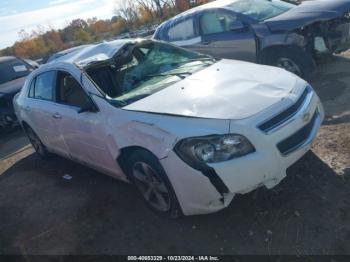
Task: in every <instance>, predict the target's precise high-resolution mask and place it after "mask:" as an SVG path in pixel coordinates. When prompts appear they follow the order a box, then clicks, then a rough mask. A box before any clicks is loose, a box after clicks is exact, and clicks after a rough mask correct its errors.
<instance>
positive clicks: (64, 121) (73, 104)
mask: <svg viewBox="0 0 350 262" xmlns="http://www.w3.org/2000/svg"><path fill="white" fill-rule="evenodd" d="M56 97H57V104H58V105H59V109H58V110H59V112H57V113H58V115H59V116H60V117H59V118H58V119H57V122H58V126H59V131H60V133H61V135H62V137H63V139H64V142H65V144H66V145H67V147H68V151H69V154H70V157H71V158H72V159H73V160H77V161H79V162H82V163H84V164H86V165H88V166H92V167H95V168H98V169H99V170H101V171H106V172H107V173H112V174H113V173H115V170H116V166H117V164H116V161H115V159H113V157H112V154H111V152H110V150H109V149H108V146H107V143H108V138H107V131H106V130H107V127H106V126H107V125H106V123H105V121H104V117H103V115H102V113H101V112H100V111H99V110H98V108H97V106H96V105H95V104H94V102H93V101H92V99H91V97H90V96H89V95H88V94H87V93H86V92H85V91H84V89H83V88H82V87H81V85H80V84H79V82H78V81H77V80H76V79H75V78H74V77H73V76H72V75H71V74H69V73H68V72H65V71H58V72H57V87H56Z"/></svg>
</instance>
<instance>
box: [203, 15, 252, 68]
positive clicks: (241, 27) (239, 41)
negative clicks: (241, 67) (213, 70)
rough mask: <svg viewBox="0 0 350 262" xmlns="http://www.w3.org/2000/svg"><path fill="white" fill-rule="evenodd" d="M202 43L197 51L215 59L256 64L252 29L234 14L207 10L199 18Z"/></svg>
mask: <svg viewBox="0 0 350 262" xmlns="http://www.w3.org/2000/svg"><path fill="white" fill-rule="evenodd" d="M199 27H200V28H199V29H200V30H199V31H200V34H201V38H202V41H201V43H200V44H198V45H197V47H198V48H197V51H199V52H203V53H206V54H209V55H212V56H214V57H216V58H227V59H238V60H245V61H250V62H256V39H255V35H254V33H253V31H252V29H251V28H250V27H249V26H248V25H246V24H245V23H244V22H242V21H241V20H240V19H239V18H238V17H237V16H236V15H235V14H234V13H231V12H228V11H225V10H216V9H214V10H209V11H205V12H203V13H202V14H201V15H200V16H199Z"/></svg>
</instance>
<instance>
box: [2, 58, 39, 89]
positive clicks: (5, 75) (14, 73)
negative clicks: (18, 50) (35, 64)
mask: <svg viewBox="0 0 350 262" xmlns="http://www.w3.org/2000/svg"><path fill="white" fill-rule="evenodd" d="M31 71H33V68H32V67H31V66H30V65H28V64H26V63H24V62H23V61H22V60H19V59H17V58H11V59H8V60H5V61H4V62H0V85H1V84H4V83H6V82H9V81H12V80H15V79H18V78H22V77H25V76H27V75H29V73H30V72H31Z"/></svg>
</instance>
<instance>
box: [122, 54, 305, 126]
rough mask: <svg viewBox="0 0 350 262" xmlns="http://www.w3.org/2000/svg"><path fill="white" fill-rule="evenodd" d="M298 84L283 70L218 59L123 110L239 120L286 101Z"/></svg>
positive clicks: (296, 79) (292, 76) (293, 77)
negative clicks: (216, 61) (212, 63)
mask: <svg viewBox="0 0 350 262" xmlns="http://www.w3.org/2000/svg"><path fill="white" fill-rule="evenodd" d="M298 81H303V80H301V79H299V78H298V77H296V76H295V75H293V74H291V73H289V72H287V71H285V70H283V69H279V68H275V67H270V66H262V65H257V64H252V63H247V62H242V61H235V60H221V61H220V62H218V63H215V64H214V65H211V66H209V67H208V68H206V69H204V70H202V71H200V72H197V73H195V74H193V75H192V76H190V77H187V78H186V79H184V80H182V81H180V82H177V83H176V84H174V85H171V86H169V87H167V88H165V89H163V90H161V91H159V92H157V93H155V94H153V95H151V96H148V97H146V98H144V99H141V100H139V101H137V102H135V103H132V104H130V105H128V106H126V107H124V108H123V109H126V110H133V111H142V112H151V113H160V114H170V115H178V116H187V117H199V118H211V119H243V118H247V117H250V116H253V115H255V114H257V113H259V112H261V111H262V110H264V109H267V108H268V107H270V106H272V105H273V104H275V103H277V102H279V101H281V100H282V99H284V98H286V96H287V95H288V94H289V93H291V92H292V91H293V89H294V88H295V87H296V85H297V82H298ZM305 85H306V84H305Z"/></svg>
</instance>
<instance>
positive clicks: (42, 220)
mask: <svg viewBox="0 0 350 262" xmlns="http://www.w3.org/2000/svg"><path fill="white" fill-rule="evenodd" d="M347 56H349V57H350V54H344V55H343V56H341V57H335V58H334V60H333V61H331V62H330V63H328V64H325V65H322V66H320V68H319V72H317V74H316V76H315V79H314V80H313V81H312V83H313V85H314V87H315V89H316V90H317V92H318V94H319V95H320V97H321V99H322V101H323V103H324V106H325V109H326V114H327V117H326V120H325V122H324V125H323V127H322V128H321V130H320V133H319V136H318V139H317V140H316V141H315V143H314V145H313V150H312V151H311V152H310V153H308V154H307V155H306V156H305V157H304V158H303V159H301V160H300V161H299V162H298V163H297V164H295V165H294V166H292V167H291V168H289V170H288V177H287V178H286V179H285V180H284V181H283V182H282V183H281V184H280V185H279V186H277V187H276V188H274V189H273V190H270V191H268V190H264V189H259V190H257V191H254V192H252V193H250V194H247V195H244V196H238V197H237V198H235V200H234V201H233V202H232V204H231V205H230V207H229V208H228V209H226V210H224V211H222V212H219V213H216V214H212V215H206V216H194V217H186V218H182V219H179V220H175V221H174V220H165V219H162V218H159V217H157V216H156V215H154V214H153V213H152V212H150V211H149V210H148V209H147V208H146V207H145V206H144V204H143V202H142V200H140V198H139V197H137V195H136V194H135V191H134V190H133V188H132V187H131V186H130V185H127V184H124V183H122V182H118V181H116V180H114V179H112V178H110V177H107V176H104V175H101V174H99V173H97V172H95V171H93V170H91V169H88V168H86V167H83V166H81V165H78V164H76V163H73V162H71V161H68V160H65V159H62V158H59V157H55V158H53V159H51V160H49V161H43V160H41V159H39V158H38V157H37V156H36V155H35V154H33V150H32V148H31V147H30V146H28V145H27V140H26V139H25V137H24V136H23V134H22V132H21V131H19V130H17V131H14V132H13V133H12V134H11V135H4V134H2V135H1V137H0V159H1V160H0V161H1V162H0V214H1V215H0V254H23V255H25V254H131V253H134V254H169V253H171V254H203V253H206V254H208V253H211V254H294V255H310V254H349V255H350V223H349V221H350V198H349V195H350V103H349V101H350V81H349V80H350V79H349V78H350V59H348V58H346V57H347ZM65 174H69V175H71V176H72V177H73V179H72V180H68V181H67V180H64V179H63V178H62V176H63V175H65Z"/></svg>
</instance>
